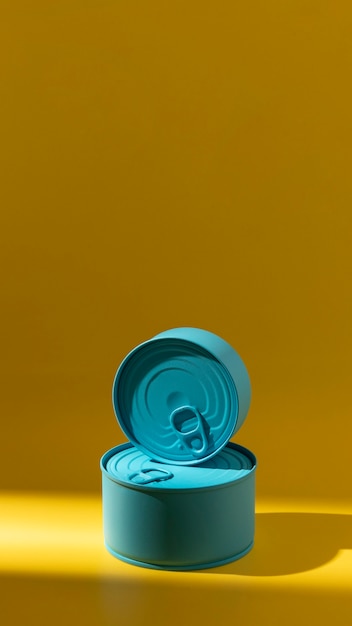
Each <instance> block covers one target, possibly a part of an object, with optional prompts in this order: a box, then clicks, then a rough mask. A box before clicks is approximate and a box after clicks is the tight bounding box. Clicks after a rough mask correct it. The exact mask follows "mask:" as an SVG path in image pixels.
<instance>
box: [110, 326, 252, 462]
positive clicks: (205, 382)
mask: <svg viewBox="0 0 352 626" xmlns="http://www.w3.org/2000/svg"><path fill="white" fill-rule="evenodd" d="M249 403H250V382H249V378H248V374H247V370H246V368H245V366H244V364H243V362H242V360H241V359H240V357H239V356H238V354H237V353H236V352H235V350H233V348H232V347H231V346H230V345H229V344H228V343H226V342H225V341H224V340H223V339H221V338H220V337H218V336H217V335H214V334H213V333H210V332H209V331H205V330H201V329H197V328H176V329H173V330H169V331H165V332H164V333H161V334H160V335H157V336H155V337H153V338H152V339H150V340H149V341H146V342H145V343H142V344H140V345H139V346H137V347H136V348H135V349H134V350H132V352H130V353H129V354H128V355H127V356H126V358H125V359H124V360H123V362H122V363H121V365H120V367H119V369H118V370H117V373H116V376H115V379H114V383H113V406H114V411H115V414H116V417H117V420H118V422H119V424H120V426H121V428H122V430H123V431H124V433H125V434H126V436H127V437H128V439H129V440H130V441H131V442H132V443H133V444H134V445H135V446H136V447H137V448H138V449H139V450H141V451H142V452H144V453H145V454H146V455H148V456H149V457H151V458H153V459H155V460H157V461H162V462H164V463H168V462H169V463H172V464H176V465H177V464H180V465H193V464H198V463H201V462H203V461H206V460H207V459H209V458H211V457H212V456H214V455H215V454H217V452H219V450H221V449H222V448H223V447H224V446H225V445H226V443H227V442H228V441H229V439H230V437H232V435H233V434H234V432H236V431H237V430H238V429H239V427H240V426H241V424H242V423H243V421H244V419H245V417H246V414H247V412H248V408H249Z"/></svg>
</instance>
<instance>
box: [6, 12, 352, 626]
mask: <svg viewBox="0 0 352 626" xmlns="http://www.w3.org/2000/svg"><path fill="white" fill-rule="evenodd" d="M0 52H1V54H0V146H1V149H0V159H1V162H0V177H1V185H0V198H1V199H0V203H1V204H0V238H1V242H0V256H1V259H0V272H1V282H0V285H1V289H0V311H1V326H0V332H1V344H0V345H1V365H0V367H1V370H0V375H1V394H0V403H1V405H0V406H1V408H0V411H1V447H0V451H1V454H0V476H1V489H2V490H3V491H4V492H11V493H15V494H16V493H17V492H19V491H20V492H23V491H25V492H28V493H32V492H36V493H47V492H55V493H57V494H58V495H59V493H61V494H62V493H63V494H67V493H71V494H73V495H74V494H81V495H82V494H83V493H84V494H87V495H89V494H90V495H91V496H92V497H96V496H97V497H99V490H100V470H99V459H100V456H101V455H102V454H103V453H104V452H105V451H106V450H107V449H108V448H110V447H112V446H113V445H115V444H117V443H119V442H121V441H123V440H124V439H123V436H122V434H121V433H120V431H119V427H118V425H117V423H116V421H115V418H114V415H113V411H112V408H111V401H110V394H111V384H112V380H113V376H114V373H115V370H116V368H117V366H118V365H119V363H120V361H121V360H122V358H123V357H124V356H125V354H127V352H129V351H130V350H131V349H132V348H133V347H134V346H135V345H137V344H138V343H140V342H141V341H144V340H145V339H148V338H150V337H151V336H153V335H154V334H156V333H157V332H160V331H162V330H165V329H167V328H172V327H174V326H184V325H190V326H199V327H201V328H206V329H209V330H211V331H213V332H215V333H217V334H219V335H221V336H222V337H224V339H226V340H227V341H228V342H229V343H231V344H232V345H233V346H234V348H235V349H236V350H237V351H238V352H239V353H240V354H241V356H242V358H243V359H244V361H245V363H246V365H247V367H248V370H249V374H250V377H251V381H252V386H253V402H252V406H251V409H250V412H249V415H248V418H247V421H246V424H245V425H244V426H243V428H242V429H241V431H240V432H239V433H238V434H237V435H236V441H238V442H239V443H241V444H243V445H245V446H247V447H249V448H250V449H251V450H252V451H253V452H254V453H255V454H256V455H257V457H258V461H259V464H258V472H257V494H258V499H259V501H260V500H263V501H264V500H267V501H268V500H270V499H272V498H274V499H276V501H277V500H280V499H281V498H284V499H285V498H286V499H287V498H292V499H295V500H296V501H297V500H300V501H302V502H306V503H307V502H308V503H309V502H313V501H318V500H319V501H322V500H325V501H328V502H330V503H331V506H333V503H334V502H340V503H341V502H345V503H348V502H350V501H351V461H350V458H351V456H350V455H351V452H350V441H351V434H352V426H351V411H352V397H351V375H352V365H351V353H352V335H351V332H350V325H351V312H352V295H351V275H352V254H351V226H352V210H351V206H352V176H351V166H352V152H351V150H352V148H351V146H352V113H351V111H352V83H351V76H352V8H351V5H350V3H349V2H347V1H344V2H342V1H341V2H339V1H337V2H328V1H321V0H306V1H303V0H297V1H293V0H288V1H285V2H279V1H278V0H277V1H275V0H265V1H264V0H263V1H262V0H253V2H229V1H227V0H219V2H216V3H215V2H209V1H208V0H203V1H202V2H198V1H197V2H193V1H191V2H189V1H188V2H186V1H183V0H182V1H175V2H172V3H169V2H162V1H161V0H151V1H150V2H142V1H141V0H134V1H127V0H114V1H113V0H101V1H100V2H93V1H92V0H87V1H86V2H81V0H71V1H68V0H62V1H61V2H43V1H42V0H32V1H31V2H25V1H24V0H20V1H16V0H12V1H11V2H10V0H3V1H2V2H1V19H0ZM77 497H78V496H77ZM305 506H306V505H305ZM293 528H294V526H293ZM347 547H348V546H347ZM307 549H308V548H307ZM67 593H68V594H69V593H70V592H67ZM49 595H50V594H49ZM82 597H83V596H82ZM243 615H244V614H243ZM46 619H47V616H46V615H45V616H44V617H43V621H45V620H46ZM126 619H127V618H126ZM253 619H254V618H253ZM278 619H279V618H278ZM280 619H281V618H280ZM86 623H88V622H86ZM89 623H90V622H89ZM92 623H93V622H92ZM100 623H105V622H104V621H100ZM109 623H110V622H109Z"/></svg>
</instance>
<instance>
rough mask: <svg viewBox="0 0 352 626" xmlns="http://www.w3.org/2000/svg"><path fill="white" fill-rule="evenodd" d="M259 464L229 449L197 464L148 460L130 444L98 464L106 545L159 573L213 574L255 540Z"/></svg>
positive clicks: (236, 449) (243, 452) (242, 450)
mask: <svg viewBox="0 0 352 626" xmlns="http://www.w3.org/2000/svg"><path fill="white" fill-rule="evenodd" d="M255 469H256V459H255V457H254V455H253V454H252V453H251V452H250V451H249V450H246V449H245V448H243V447H242V446H239V445H237V444H233V443H229V444H227V446H226V447H224V448H223V449H222V450H221V451H220V452H219V453H218V454H217V455H216V456H213V457H212V458H211V459H209V460H208V461H206V462H204V463H202V464H200V465H192V466H186V465H172V464H166V463H159V462H156V461H152V460H151V459H150V458H149V457H148V456H147V455H145V454H144V453H143V452H141V451H140V450H138V449H137V448H135V447H134V446H132V444H130V443H126V444H122V445H120V446H117V447H115V448H112V449H111V450H109V451H108V452H106V454H105V455H104V456H103V457H102V459H101V470H102V476H103V523H104V536H105V545H106V547H107V549H108V550H109V551H110V552H111V553H112V554H113V555H114V556H116V557H118V558H119V559H122V560H123V561H127V562H129V563H133V564H135V565H141V566H144V567H151V568H156V569H168V570H190V569H201V568H209V567H215V566H218V565H222V564H224V563H228V562H230V561H234V560H236V559H238V558H240V557H242V556H244V555H245V554H246V553H247V552H248V551H249V550H250V549H251V547H252V545H253V539H254V520H255V515H254V506H255Z"/></svg>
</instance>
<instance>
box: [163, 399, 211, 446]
mask: <svg viewBox="0 0 352 626" xmlns="http://www.w3.org/2000/svg"><path fill="white" fill-rule="evenodd" d="M170 424H171V426H172V429H173V430H174V432H175V433H176V435H177V437H178V439H179V440H180V441H181V442H182V445H183V446H184V447H186V448H188V450H189V451H190V453H191V454H192V456H194V457H196V458H197V457H202V456H203V455H204V453H205V451H206V450H207V449H208V440H207V436H206V434H205V430H204V425H203V417H202V415H201V413H200V412H199V411H198V409H196V408H195V407H194V406H188V405H187V406H181V407H179V408H178V409H175V410H174V411H172V413H171V415H170Z"/></svg>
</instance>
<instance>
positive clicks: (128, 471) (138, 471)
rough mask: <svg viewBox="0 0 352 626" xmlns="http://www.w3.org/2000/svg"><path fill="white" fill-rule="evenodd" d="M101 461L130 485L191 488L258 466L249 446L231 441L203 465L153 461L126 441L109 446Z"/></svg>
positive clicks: (237, 477) (219, 481) (220, 481)
mask: <svg viewBox="0 0 352 626" xmlns="http://www.w3.org/2000/svg"><path fill="white" fill-rule="evenodd" d="M101 465H102V469H103V471H105V472H106V473H107V474H108V475H109V477H110V478H112V479H114V480H116V481H117V482H121V483H124V484H126V485H128V486H130V487H136V488H137V489H142V490H145V489H146V488H148V489H156V490H162V491H165V490H166V491H170V490H171V491H173V490H177V491H180V490H187V491H189V490H194V489H209V488H211V487H220V486H224V485H227V484H230V483H234V482H238V481H240V480H243V479H244V478H246V477H247V476H248V474H251V473H252V472H253V471H254V470H255V467H256V459H255V457H254V455H253V454H252V452H250V451H249V450H247V449H246V448H243V447H242V446H239V445H238V444H234V443H229V444H228V445H227V446H226V447H225V448H223V449H222V450H221V451H220V452H219V454H217V455H216V456H214V457H212V458H211V459H209V460H208V461H205V462H204V463H201V464H200V465H193V466H187V465H173V464H172V465H171V464H166V463H159V462H157V461H151V459H150V458H149V457H148V456H146V455H145V454H144V453H143V452H141V451H140V450H137V448H135V447H134V446H132V444H130V443H127V444H124V445H120V446H117V447H116V448H112V449H111V450H109V451H108V452H107V453H106V454H105V455H104V457H103V458H102V463H101Z"/></svg>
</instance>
